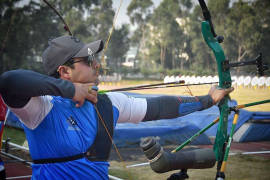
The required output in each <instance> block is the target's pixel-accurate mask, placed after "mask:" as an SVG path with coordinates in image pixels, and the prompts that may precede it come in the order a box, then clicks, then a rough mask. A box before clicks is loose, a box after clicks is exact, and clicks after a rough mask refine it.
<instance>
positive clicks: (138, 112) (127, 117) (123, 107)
mask: <svg viewBox="0 0 270 180" xmlns="http://www.w3.org/2000/svg"><path fill="white" fill-rule="evenodd" d="M106 94H107V95H108V97H109V98H110V100H111V102H112V105H113V106H115V107H116V108H117V109H118V111H119V118H118V121H117V122H118V123H124V122H129V123H139V122H141V121H142V120H143V118H144V116H145V114H146V111H147V102H146V99H145V98H134V97H130V96H127V95H125V94H123V93H117V92H110V93H106Z"/></svg>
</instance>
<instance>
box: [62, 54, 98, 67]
mask: <svg viewBox="0 0 270 180" xmlns="http://www.w3.org/2000/svg"><path fill="white" fill-rule="evenodd" d="M94 60H95V56H94V54H92V55H90V56H86V57H82V59H81V60H78V61H75V59H70V60H69V61H67V63H66V65H72V64H75V63H78V62H83V63H85V64H86V65H88V66H92V64H93V62H94Z"/></svg>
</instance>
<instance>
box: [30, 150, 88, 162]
mask: <svg viewBox="0 0 270 180" xmlns="http://www.w3.org/2000/svg"><path fill="white" fill-rule="evenodd" d="M83 157H86V154H85V153H82V154H76V155H74V156H68V157H61V158H48V159H37V160H33V163H35V164H47V163H60V162H67V161H74V160H76V159H81V158H83Z"/></svg>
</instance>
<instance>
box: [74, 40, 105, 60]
mask: <svg viewBox="0 0 270 180" xmlns="http://www.w3.org/2000/svg"><path fill="white" fill-rule="evenodd" d="M103 47H104V44H103V41H102V40H98V41H94V42H92V43H89V44H86V45H85V46H84V47H83V48H82V49H81V50H80V51H79V52H78V53H77V54H75V56H73V57H86V56H90V55H92V54H97V53H99V52H100V51H102V50H103Z"/></svg>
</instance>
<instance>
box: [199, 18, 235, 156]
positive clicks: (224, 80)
mask: <svg viewBox="0 0 270 180" xmlns="http://www.w3.org/2000/svg"><path fill="white" fill-rule="evenodd" d="M202 34H203V38H204V40H205V42H206V43H207V45H208V46H209V48H211V49H212V51H213V52H214V55H215V58H216V62H217V69H218V76H219V88H222V89H225V88H230V87H231V84H232V80H231V74H230V71H229V69H228V70H225V69H224V68H223V64H224V62H225V61H226V58H225V55H224V52H223V49H222V47H221V46H220V44H219V42H218V41H217V39H216V38H215V37H214V36H213V34H212V32H211V26H210V24H209V22H208V21H203V22H202ZM228 100H229V96H225V97H224V98H223V100H222V101H221V102H220V103H219V110H220V120H219V125H218V131H217V134H216V139H215V146H214V151H215V155H216V159H217V161H222V159H223V153H224V143H225V142H226V140H227V123H228V116H229V113H230V111H229V107H228Z"/></svg>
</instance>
